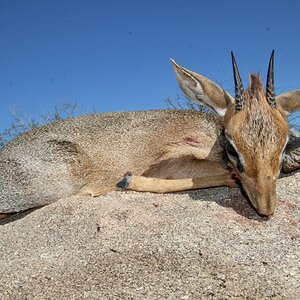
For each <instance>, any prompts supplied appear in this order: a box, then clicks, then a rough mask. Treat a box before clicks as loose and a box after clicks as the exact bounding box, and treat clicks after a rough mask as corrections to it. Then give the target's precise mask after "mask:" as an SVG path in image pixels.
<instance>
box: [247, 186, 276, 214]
mask: <svg viewBox="0 0 300 300" xmlns="http://www.w3.org/2000/svg"><path fill="white" fill-rule="evenodd" d="M247 183H248V184H247ZM247 183H244V184H243V187H244V190H245V191H246V194H247V196H248V198H249V200H250V202H251V203H252V205H253V206H254V208H255V210H256V211H257V213H258V214H259V215H261V216H268V217H269V216H271V215H273V214H274V212H275V208H276V200H277V197H276V185H275V180H274V181H273V182H270V181H267V182H256V184H253V181H252V180H251V184H249V182H247Z"/></svg>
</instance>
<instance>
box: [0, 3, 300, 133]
mask: <svg viewBox="0 0 300 300" xmlns="http://www.w3.org/2000/svg"><path fill="white" fill-rule="evenodd" d="M299 12H300V1H296V0H294V1H291V0H286V1H266V0H265V1H258V0H257V1H256V0H252V1H230V0H227V1H200V0H198V1H196V0H195V1H189V0H185V1H179V0H172V1H169V0H165V1H164V0H161V1H154V0H153V1H143V0H139V1H138V0H123V1H121V0H110V1H104V0H102V1H101V0H99V1H93V0H72V1H71V0H51V1H48V0H35V1H33V0H26V1H24V0H0V41H1V47H0V119H1V121H0V131H1V130H3V129H4V128H7V127H8V126H9V124H10V122H11V116H10V110H11V109H12V108H13V107H16V108H17V109H19V110H22V111H26V112H28V113H29V114H30V115H32V116H33V117H34V116H36V115H38V114H40V113H47V112H48V111H51V109H52V108H53V107H54V106H55V105H59V104H61V103H63V102H70V103H73V102H76V103H77V104H78V105H79V106H80V107H81V109H82V111H83V112H85V111H92V110H94V111H99V112H104V111H125V110H141V109H157V108H164V107H166V104H165V102H164V99H165V98H166V97H168V96H171V97H176V96H177V94H178V93H179V88H178V87H177V84H176V80H175V77H174V74H173V71H172V68H171V64H170V61H169V58H170V57H172V58H175V59H176V60H177V61H178V62H179V63H180V64H182V65H183V66H185V67H187V68H189V69H191V70H194V71H196V72H198V73H201V74H202V75H204V76H206V77H208V78H210V79H212V80H214V81H215V82H217V83H219V84H220V85H221V86H223V87H224V88H225V89H227V90H229V91H231V92H232V91H233V78H232V68H231V61H230V51H231V50H233V51H234V53H235V56H236V59H237V62H238V65H239V69H240V73H241V75H242V78H243V81H244V85H245V86H246V85H247V81H248V75H249V72H261V75H262V78H263V79H265V77H266V70H267V64H268V59H269V56H270V54H271V50H272V49H273V48H274V49H275V84H276V92H277V94H279V93H281V92H285V91H288V90H293V89H297V88H300V76H299V75H298V71H299V69H300V39H299V33H300V21H299Z"/></svg>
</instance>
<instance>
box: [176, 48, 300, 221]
mask: <svg viewBox="0 0 300 300" xmlns="http://www.w3.org/2000/svg"><path fill="white" fill-rule="evenodd" d="M232 64H233V73H234V82H235V97H232V96H231V95H229V94H228V93H227V92H226V91H224V90H223V89H222V88H221V87H219V86H218V85H216V84H215V83H213V82H212V81H210V80H209V79H207V78H205V77H203V76H201V75H199V74H196V73H194V72H191V71H189V70H187V69H185V68H183V67H181V66H179V65H178V64H177V63H176V62H175V61H173V66H174V70H175V73H176V77H177V80H178V83H179V85H180V87H181V89H182V90H183V92H184V93H185V94H186V95H187V97H188V98H190V99H191V100H193V101H195V102H197V103H198V104H202V105H205V106H207V107H209V108H211V109H212V110H213V111H214V112H216V113H217V114H218V115H219V116H220V117H221V118H222V119H223V122H224V123H223V124H224V135H225V139H226V143H225V149H226V152H227V155H228V158H229V160H230V162H231V164H232V166H233V168H234V172H235V173H236V174H237V177H238V179H239V180H240V181H241V183H242V186H243V189H244V190H245V192H246V194H247V196H248V198H249V200H250V201H251V203H252V205H253V206H254V208H255V209H256V211H257V212H258V213H259V214H260V215H262V216H270V215H272V214H273V213H274V210H275V206H276V180H277V178H278V176H279V174H280V169H281V162H282V157H283V152H284V149H285V147H286V144H287V142H288V138H289V127H288V123H287V120H286V114H287V113H289V112H292V111H295V110H298V109H299V107H300V100H299V99H300V97H299V96H300V93H299V90H297V91H294V92H290V93H286V94H283V95H281V96H278V97H275V92H274V51H273V52H272V55H271V58H270V62H269V68H268V75H267V83H266V89H264V86H263V84H262V81H261V79H260V76H259V75H257V76H256V75H251V76H250V83H249V86H248V88H247V89H246V90H244V88H243V84H242V81H241V77H240V75H239V71H238V67H237V64H236V61H235V58H234V55H233V53H232ZM295 98H297V101H294V100H295ZM289 99H291V101H293V102H297V103H296V104H293V105H291V104H290V103H289Z"/></svg>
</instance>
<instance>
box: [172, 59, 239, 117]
mask: <svg viewBox="0 0 300 300" xmlns="http://www.w3.org/2000/svg"><path fill="white" fill-rule="evenodd" d="M171 61H172V63H173V67H174V71H175V74H176V78H177V80H178V84H179V86H180V88H181V89H182V91H183V92H184V93H185V95H186V96H187V97H188V98H189V99H191V100H192V101H194V102H196V103H197V104H200V105H204V106H207V107H209V108H211V109H212V110H213V111H215V112H216V113H217V114H218V115H219V116H224V115H225V113H226V109H227V106H228V104H229V103H234V98H233V97H232V96H230V95H229V94H228V93H227V92H226V91H224V90H223V89H222V88H221V87H219V86H218V85H217V84H215V83H214V82H212V81H211V80H209V79H207V78H205V77H204V76H202V75H199V74H197V73H194V72H192V71H189V70H187V69H185V68H183V67H181V66H180V65H178V64H177V63H176V62H175V61H174V60H173V59H171Z"/></svg>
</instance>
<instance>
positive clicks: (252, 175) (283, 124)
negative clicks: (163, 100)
mask: <svg viewBox="0 0 300 300" xmlns="http://www.w3.org/2000/svg"><path fill="white" fill-rule="evenodd" d="M244 99H245V103H244V109H243V110H241V111H240V112H237V113H236V112H235V109H234V107H233V106H232V107H231V108H230V109H229V110H228V112H227V114H226V116H225V119H224V127H225V134H226V135H227V136H229V137H230V138H231V139H232V140H233V142H234V144H235V145H236V148H237V151H238V153H239V154H241V155H242V157H243V158H244V160H245V164H244V167H245V171H244V172H243V173H240V174H239V175H240V176H239V177H240V181H241V182H242V184H243V187H244V189H245V190H246V192H247V194H248V196H249V198H250V200H251V202H252V204H253V205H254V206H255V208H256V209H257V210H258V211H259V212H260V213H261V214H266V215H269V214H272V213H273V212H274V210H275V204H276V192H275V186H276V179H277V177H278V176H279V173H280V167H281V154H282V152H283V150H284V147H285V144H286V140H287V137H288V133H289V128H288V124H287V120H286V117H285V115H284V113H283V111H282V110H281V109H272V108H271V107H270V105H269V104H268V102H267V100H266V96H265V91H264V88H263V86H262V82H261V80H260V77H259V76H257V77H256V76H254V75H252V76H251V78H250V85H249V87H248V89H247V91H246V92H245V94H244Z"/></svg>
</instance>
